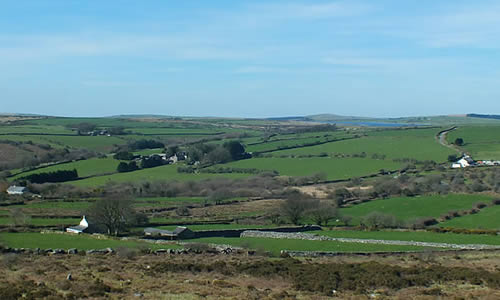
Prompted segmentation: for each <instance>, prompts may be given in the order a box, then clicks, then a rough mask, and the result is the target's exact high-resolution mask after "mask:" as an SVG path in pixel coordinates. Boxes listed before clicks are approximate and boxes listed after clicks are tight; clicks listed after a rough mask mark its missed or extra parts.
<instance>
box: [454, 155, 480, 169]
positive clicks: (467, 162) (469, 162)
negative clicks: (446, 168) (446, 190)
mask: <svg viewBox="0 0 500 300" xmlns="http://www.w3.org/2000/svg"><path fill="white" fill-rule="evenodd" d="M475 164H476V163H475V162H474V160H473V159H472V158H471V157H470V156H469V155H464V156H463V157H462V158H461V159H460V160H458V161H457V162H455V163H453V164H452V165H451V167H452V168H467V167H470V166H473V165H475Z"/></svg>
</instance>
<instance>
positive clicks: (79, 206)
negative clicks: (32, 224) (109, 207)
mask: <svg viewBox="0 0 500 300" xmlns="http://www.w3.org/2000/svg"><path fill="white" fill-rule="evenodd" d="M90 205H92V202H89V201H83V200H82V201H62V200H58V201H47V200H44V201H38V202H30V203H27V204H24V205H22V206H17V207H21V208H30V209H31V208H33V209H38V208H41V209H48V208H52V209H67V210H72V211H84V210H85V209H87V208H88V207H89V206H90Z"/></svg>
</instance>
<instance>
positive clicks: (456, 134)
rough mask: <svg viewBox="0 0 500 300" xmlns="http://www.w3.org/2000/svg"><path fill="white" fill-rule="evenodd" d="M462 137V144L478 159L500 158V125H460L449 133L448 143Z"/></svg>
mask: <svg viewBox="0 0 500 300" xmlns="http://www.w3.org/2000/svg"><path fill="white" fill-rule="evenodd" d="M457 138H462V139H463V140H464V145H463V146H462V148H463V149H465V150H466V151H467V152H469V153H470V154H471V156H472V157H473V158H474V159H476V160H478V159H484V160H489V159H491V160H500V125H497V126H494V125H491V126H460V127H458V128H457V129H455V130H453V131H451V132H449V133H448V134H447V140H448V143H453V142H454V141H455V139H457Z"/></svg>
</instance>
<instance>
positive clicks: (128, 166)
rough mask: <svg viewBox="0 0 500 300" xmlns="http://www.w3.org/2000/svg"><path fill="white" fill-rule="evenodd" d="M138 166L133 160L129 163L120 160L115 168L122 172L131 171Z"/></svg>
mask: <svg viewBox="0 0 500 300" xmlns="http://www.w3.org/2000/svg"><path fill="white" fill-rule="evenodd" d="M138 169H139V167H138V166H137V164H136V162H135V161H131V162H129V163H126V162H120V163H119V164H118V167H117V168H116V170H117V171H118V172H120V173H124V172H132V171H136V170H138Z"/></svg>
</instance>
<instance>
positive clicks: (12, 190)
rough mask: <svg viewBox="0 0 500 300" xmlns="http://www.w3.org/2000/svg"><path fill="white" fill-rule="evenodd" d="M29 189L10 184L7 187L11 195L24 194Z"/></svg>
mask: <svg viewBox="0 0 500 300" xmlns="http://www.w3.org/2000/svg"><path fill="white" fill-rule="evenodd" d="M27 191H28V189H27V188H25V187H24V186H15V185H13V186H10V187H9V188H8V189H7V194H9V195H22V194H24V193H26V192H27Z"/></svg>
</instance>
